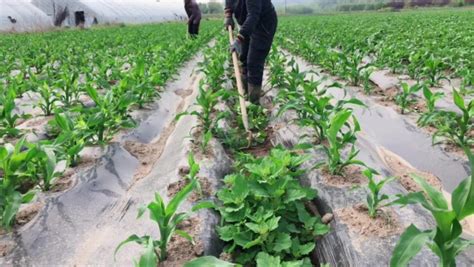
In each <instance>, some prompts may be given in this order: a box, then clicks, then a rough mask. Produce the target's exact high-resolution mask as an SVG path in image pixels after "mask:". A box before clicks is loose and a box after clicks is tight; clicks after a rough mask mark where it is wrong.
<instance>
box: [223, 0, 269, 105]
mask: <svg viewBox="0 0 474 267" xmlns="http://www.w3.org/2000/svg"><path fill="white" fill-rule="evenodd" d="M233 16H235V18H236V19H237V22H238V23H239V25H241V28H240V31H239V35H238V36H237V38H236V39H235V41H234V43H233V44H232V46H231V51H232V52H233V51H236V52H237V54H239V57H240V61H241V62H242V77H243V78H242V79H243V83H244V85H246V91H247V94H248V97H249V100H250V102H252V103H254V104H259V100H260V94H261V91H262V81H263V68H264V66H265V59H266V57H267V56H268V53H269V52H270V48H271V47H272V42H273V37H274V36H275V32H276V28H277V24H278V19H277V14H276V11H275V8H274V7H273V4H272V2H271V0H226V3H225V21H224V24H225V26H226V29H227V28H228V27H229V26H232V28H234V19H233Z"/></svg>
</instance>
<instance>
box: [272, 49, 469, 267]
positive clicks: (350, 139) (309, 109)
mask: <svg viewBox="0 0 474 267" xmlns="http://www.w3.org/2000/svg"><path fill="white" fill-rule="evenodd" d="M271 58H272V59H273V61H274V62H273V63H270V66H271V67H270V69H271V70H273V69H275V70H277V71H276V72H275V74H272V76H274V77H271V78H270V80H271V81H276V82H274V83H273V84H274V85H275V86H280V91H279V95H278V97H277V101H279V102H280V104H281V108H280V114H282V113H284V112H285V111H287V110H294V111H295V112H296V118H295V123H297V124H298V125H299V126H301V127H309V128H311V129H312V130H313V131H312V132H313V133H314V135H313V136H312V138H313V141H312V143H311V147H313V146H316V145H317V146H322V148H323V151H324V152H325V154H326V161H325V162H323V163H321V164H317V165H316V166H315V167H320V166H325V167H326V168H327V170H328V171H329V173H330V174H338V175H341V176H342V177H344V175H345V174H344V168H346V167H347V166H349V165H351V164H357V165H361V166H366V164H365V163H364V162H361V161H359V160H357V159H356V156H357V153H358V151H357V149H356V148H355V147H354V143H355V141H356V139H357V135H356V133H357V132H358V131H359V130H360V126H359V124H358V123H357V119H356V118H355V116H354V115H352V111H351V109H350V106H351V105H358V106H363V104H362V103H361V102H360V101H358V100H357V99H349V100H339V101H336V100H335V99H334V98H333V97H332V96H331V95H330V94H329V93H328V90H331V88H332V90H340V89H339V88H337V87H335V85H330V86H329V87H325V86H321V82H319V81H313V80H307V79H305V77H306V74H307V73H305V72H300V71H299V68H298V66H297V65H296V64H295V63H294V61H293V60H289V61H288V60H284V59H283V55H273V56H272V57H271ZM285 62H286V64H287V66H288V67H289V68H290V70H289V71H288V72H287V73H285V74H284V76H283V78H282V77H281V75H282V74H283V72H281V70H280V67H279V66H278V64H276V63H279V64H281V63H285ZM276 75H278V77H277V76H276ZM455 102H456V105H457V106H458V107H459V108H460V109H463V110H465V109H467V107H466V104H465V103H464V101H463V100H462V98H461V96H460V95H459V94H455ZM470 105H472V104H470ZM469 108H470V107H469ZM464 116H466V117H467V115H466V114H464ZM349 120H351V121H349ZM461 128H462V129H464V128H463V127H461ZM459 140H462V139H461V138H459ZM318 144H319V145H318ZM460 145H461V146H462V147H463V148H464V151H465V153H466V156H467V157H468V159H469V162H470V167H471V170H472V169H474V156H473V155H472V152H471V150H470V149H469V147H467V146H465V145H464V144H460ZM345 147H349V152H348V153H347V154H346V155H342V154H341V151H342V150H343V149H344V148H345ZM362 174H363V175H364V176H365V177H367V179H368V181H369V182H368V185H367V187H368V192H369V194H368V195H367V202H366V206H367V208H368V209H367V210H368V214H369V216H370V217H371V218H376V217H377V216H379V215H380V214H379V210H380V208H381V207H387V206H393V205H400V206H406V205H410V204H421V205H422V206H423V207H424V208H425V209H427V210H428V211H430V212H431V214H432V215H433V218H434V220H435V222H436V227H435V228H434V229H428V230H424V231H423V230H420V229H418V228H417V227H416V226H415V225H410V226H409V227H408V228H407V229H406V230H405V232H404V233H403V234H402V235H401V237H400V240H399V241H398V243H397V245H396V247H395V249H394V251H393V255H392V259H391V266H407V265H408V263H409V262H410V260H411V259H412V258H413V257H414V256H415V255H416V254H418V253H419V252H420V250H421V248H422V247H423V246H425V245H426V246H427V247H428V248H429V249H431V250H432V251H433V253H435V254H436V255H437V256H438V257H439V259H440V265H441V266H455V264H456V256H457V255H459V254H460V253H461V252H463V251H464V250H465V249H467V248H468V247H469V246H471V245H474V241H472V240H470V241H469V240H466V239H463V238H462V237H461V233H462V228H463V227H462V225H461V221H462V220H463V219H465V218H467V217H468V216H470V215H472V214H474V175H472V174H471V175H470V176H469V177H467V178H466V179H464V180H463V181H462V182H461V183H460V184H459V185H458V187H457V188H456V189H455V190H454V192H453V194H452V197H451V202H449V201H448V200H446V198H445V197H444V196H443V194H442V193H441V192H439V191H438V190H437V189H435V188H434V187H433V186H431V185H430V184H429V183H427V182H426V181H425V180H424V179H423V178H422V177H419V176H416V175H412V177H413V179H414V180H415V182H416V183H417V184H419V185H420V187H421V188H422V190H423V192H416V193H409V194H407V195H396V196H388V195H385V194H381V193H380V192H381V189H382V188H383V186H384V185H385V184H387V183H389V182H392V181H394V180H396V178H394V177H387V178H380V179H375V176H376V175H378V173H377V172H376V171H375V170H373V169H372V168H369V167H367V168H366V169H365V170H364V171H362ZM448 203H452V206H450V205H449V204H448Z"/></svg>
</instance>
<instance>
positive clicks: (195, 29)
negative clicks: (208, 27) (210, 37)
mask: <svg viewBox="0 0 474 267" xmlns="http://www.w3.org/2000/svg"><path fill="white" fill-rule="evenodd" d="M199 24H200V22H198V23H188V33H189V35H191V36H195V35H198V34H199Z"/></svg>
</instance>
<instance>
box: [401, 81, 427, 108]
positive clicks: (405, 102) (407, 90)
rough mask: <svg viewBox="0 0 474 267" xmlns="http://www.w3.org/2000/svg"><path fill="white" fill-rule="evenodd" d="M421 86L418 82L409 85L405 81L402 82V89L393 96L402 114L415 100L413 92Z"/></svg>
mask: <svg viewBox="0 0 474 267" xmlns="http://www.w3.org/2000/svg"><path fill="white" fill-rule="evenodd" d="M421 88H422V85H420V84H415V85H413V86H410V85H408V84H407V83H402V90H401V91H400V92H399V93H398V94H397V95H396V97H395V103H397V104H398V106H400V110H401V113H402V114H405V113H406V111H407V110H408V108H409V107H410V106H411V105H412V104H413V103H415V102H416V99H415V93H417V92H418V91H420V90H421Z"/></svg>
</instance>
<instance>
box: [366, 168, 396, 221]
mask: <svg viewBox="0 0 474 267" xmlns="http://www.w3.org/2000/svg"><path fill="white" fill-rule="evenodd" d="M362 173H363V174H364V176H365V177H367V179H368V180H369V183H368V185H367V187H368V188H369V191H370V193H369V194H367V208H368V210H369V216H370V217H371V218H375V217H377V211H378V209H379V208H380V207H383V206H386V204H385V205H384V204H383V202H384V201H385V200H388V199H389V196H388V195H385V194H380V191H381V190H382V188H383V187H384V185H385V184H387V183H390V182H392V181H393V180H395V177H388V178H384V179H382V180H380V181H379V182H376V181H375V178H374V174H377V173H375V172H374V171H373V170H371V169H366V170H364V171H363V172H362Z"/></svg>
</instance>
